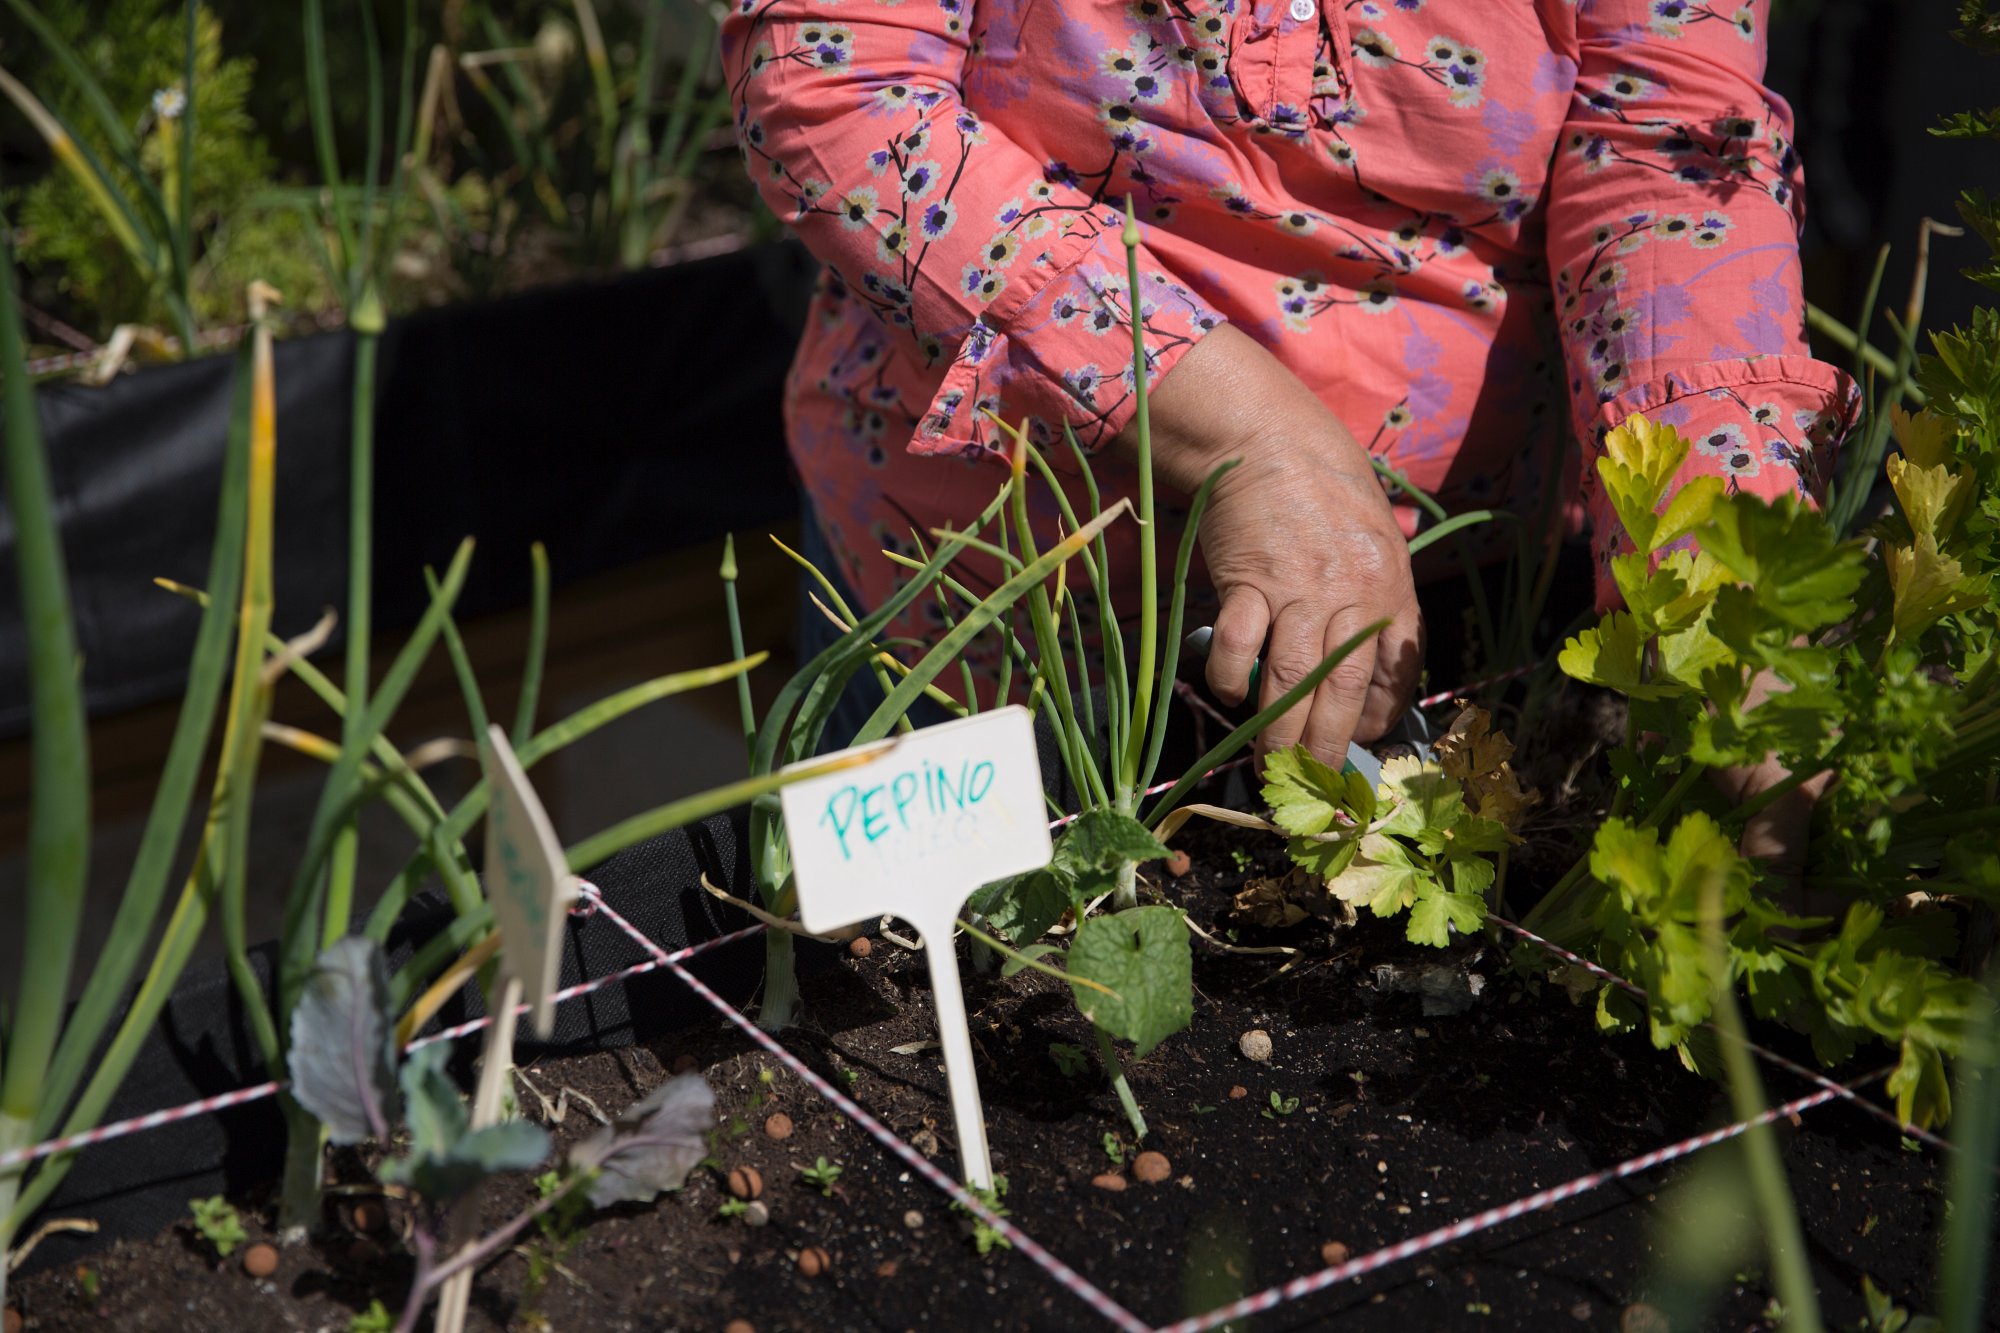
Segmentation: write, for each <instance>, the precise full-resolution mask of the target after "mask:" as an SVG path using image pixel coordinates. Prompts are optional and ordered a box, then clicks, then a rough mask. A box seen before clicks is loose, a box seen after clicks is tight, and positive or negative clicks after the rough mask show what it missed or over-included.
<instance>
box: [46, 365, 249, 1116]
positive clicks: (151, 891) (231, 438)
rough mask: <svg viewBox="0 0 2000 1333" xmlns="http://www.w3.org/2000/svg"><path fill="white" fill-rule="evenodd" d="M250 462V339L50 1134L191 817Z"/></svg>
mask: <svg viewBox="0 0 2000 1333" xmlns="http://www.w3.org/2000/svg"><path fill="white" fill-rule="evenodd" d="M249 470H250V345H249V343H248V342H245V343H244V345H243V348H242V351H241V354H240V355H239V356H238V358H237V365H236V378H235V388H234V400H233V404H232V406H231V409H230V414H229V435H228V443H227V445H226V446H225V448H224V451H223V460H222V489H221V493H220V496H219V498H218V499H217V502H216V513H215V541H214V543H213V545H212V547H211V549H210V552H209V565H208V578H209V585H210V586H211V587H212V588H214V589H215V593H216V596H215V598H214V599H212V600H205V601H204V605H203V610H202V616H201V625H200V627H199V628H198V629H197V630H196V632H195V645H194V652H193V654H192V656H191V657H190V658H189V661H188V685H187V691H186V693H185V694H184V695H183V696H182V698H181V711H180V716H179V718H178V719H177V720H176V721H175V723H174V734H173V739H172V741H170V742H169V743H168V746H167V757H166V761H165V763H164V764H162V766H161V769H160V785H159V788H158V790H157V791H156V792H155V793H154V796H153V805H152V809H151V810H150V811H149V812H148V813H147V816H146V825H145V828H144V830H143V831H142V832H141V833H140V835H139V849H138V851H137V852H136V853H135V854H134V856H133V859H132V870H131V873H130V875H129V876H128V877H127V878H126V881H125V891H124V893H123V894H122V895H121V896H120V897H119V900H118V911H117V913H116V915H115V916H114V917H113V918H112V923H111V933H110V935H109V936H108V937H107V938H106V940H105V943H104V948H103V949H102V950H101V951H100V952H99V953H98V956H97V964H96V967H95V968H94V969H93V970H92V972H91V974H90V984H89V985H88V986H86V987H85V988H84V990H83V993H82V995H81V996H79V997H78V1000H77V1005H76V1009H75V1011H74V1012H73V1013H72V1014H71V1015H70V1020H69V1023H68V1025H67V1026H66V1027H65V1028H64V1030H63V1035H62V1043H61V1045H59V1046H58V1047H57V1048H56V1056H55V1062H54V1063H53V1064H52V1065H51V1066H50V1068H49V1082H48V1087H47V1088H46V1089H45V1091H44V1095H43V1107H42V1112H41V1114H40V1115H39V1116H38V1117H37V1118H36V1122H35V1132H36V1136H37V1137H46V1136H47V1135H48V1134H49V1133H50V1132H52V1131H53V1129H54V1127H55V1123H56V1121H57V1119H58V1118H59V1117H60V1116H61V1114H62V1111H63V1108H64V1107H65V1106H67V1105H68V1103H69V1099H70V1096H71V1094H72V1093H73V1092H75V1090H76V1086H77V1083H78V1082H79V1081H80V1080H81V1079H82V1077H83V1074H84V1071H85V1069H86V1068H88V1066H89V1062H90V1061H91V1059H92V1058H93V1057H94V1056H95V1054H96V1051H97V1043H98V1041H99V1039H100V1038H101V1037H102V1036H103V1035H104V1029H105V1027H106V1026H107V1025H108V1024H109V1022H110V1021H111V1015H112V1013H113V1012H114V1011H115V1010H116V1009H117V1007H118V1006H119V1005H120V1004H121V1003H122V1002H123V1001H124V998H125V989H126V987H127V986H129V985H130V984H131V982H132V974H133V973H134V972H135V971H136V970H137V969H138V965H139V957H140V953H141V951H142V950H143V949H144V948H145V945H146V940H147V938H148V937H149V936H150V935H151V934H152V930H153V922H154V919H155V918H156V917H157V916H158V915H159V910H160V902H161V899H162V898H163V897H165V895H166V888H167V877H168V874H169V872H170V871H171V870H172V869H173V862H174V858H175V855H176V853H177V852H178V851H179V850H180V842H181V831H182V829H183V828H185V827H186V824H187V813H188V807H189V806H190V805H191V804H193V800H194V792H195V784H196V782H197V781H198V779H199V778H200V770H201V763H202V757H203V755H204V754H205V753H206V752H207V749H208V742H209V737H210V736H211V734H212V733H213V731H214V728H215V715H216V708H217V705H218V704H219V703H220V701H221V698H222V685H223V681H224V679H225V669H226V667H227V665H228V653H229V644H230V636H231V631H232V628H233V626H232V618H233V609H234V606H235V603H236V597H237V589H238V587H239V586H240V585H241V580H242V576H243V542H244V527H245V520H246V511H245V503H246V500H245V497H246V496H247V494H248V488H249Z"/></svg>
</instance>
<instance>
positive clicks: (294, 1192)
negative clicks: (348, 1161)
mask: <svg viewBox="0 0 2000 1333" xmlns="http://www.w3.org/2000/svg"><path fill="white" fill-rule="evenodd" d="M278 1104H279V1106H280V1107H281V1108H282V1109H283V1111H284V1115H285V1174H284V1184H283V1186H282V1189H281V1192H280V1194H279V1204H278V1226H279V1228H280V1230H281V1231H282V1232H283V1233H284V1237H283V1238H284V1240H285V1242H286V1243H287V1244H291V1243H293V1242H295V1241H299V1240H303V1239H305V1237H306V1234H307V1233H308V1232H309V1231H311V1230H312V1229H313V1227H314V1226H315V1225H316V1224H317V1223H318V1221H319V1212H320V1180H321V1175H322V1173H323V1171H324V1169H325V1163H326V1126H325V1125H322V1124H321V1123H320V1122H319V1117H318V1116H315V1115H314V1114H313V1113H312V1112H310V1111H308V1110H306V1109H305V1108H304V1107H303V1106H300V1105H299V1104H298V1103H297V1102H295V1101H293V1100H292V1097H291V1094H290V1093H286V1094H284V1095H282V1096H280V1097H279V1098H278Z"/></svg>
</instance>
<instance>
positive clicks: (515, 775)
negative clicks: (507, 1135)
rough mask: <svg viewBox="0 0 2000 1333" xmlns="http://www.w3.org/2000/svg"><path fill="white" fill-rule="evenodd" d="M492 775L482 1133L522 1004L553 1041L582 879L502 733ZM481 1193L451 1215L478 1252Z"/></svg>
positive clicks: (495, 1110) (497, 1098)
mask: <svg viewBox="0 0 2000 1333" xmlns="http://www.w3.org/2000/svg"><path fill="white" fill-rule="evenodd" d="M479 758H480V766H481V767H482V768H484V769H485V771H486V788H487V791H488V792H490V793H491V805H490V807H489V809H488V812H487V815H486V894H487V897H488V898H489V899H491V900H492V903H493V920H494V923H495V925H496V926H497V927H498V928H499V931H500V956H499V959H498V968H499V970H498V973H497V975H496V977H495V980H496V981H497V982H498V984H497V985H496V987H495V989H496V990H497V991H498V992H499V999H498V1000H497V1001H496V1002H495V1005H494V1007H493V1008H492V1009H491V1011H490V1012H491V1014H492V1018H493V1022H492V1023H491V1024H490V1025H488V1027H487V1029H486V1045H485V1049H484V1052H483V1053H482V1055H481V1057H480V1060H481V1063H480V1068H479V1087H478V1090H477V1092H476V1093H475V1094H474V1096H473V1099H472V1124H471V1128H472V1129H475V1130H478V1129H484V1128H486V1127H487V1126H488V1125H492V1124H495V1123H497V1122H498V1121H499V1119H500V1104H501V1099H502V1097H503V1095H504V1094H505V1092H506V1089H507V1073H508V1071H509V1070H511V1069H512V1068H513V1067H514V1031H515V1026H516V1021H517V1017H518V1015H517V1011H518V1010H519V1009H520V1007H521V1003H522V1001H523V999H524V998H525V999H526V1001H527V1002H528V1004H529V1005H530V1006H531V1008H532V1011H533V1012H532V1016H533V1021H534V1027H535V1032H536V1035H538V1036H542V1037H546V1036H548V1035H549V1033H550V1031H551V1030H553V1028H554V1026H555V1000H554V994H555V986H556V975H557V969H558V968H559V967H560V965H561V961H562V959H561V954H560V952H559V951H558V950H559V945H560V942H561V938H562V924H563V914H564V913H565V912H567V911H568V910H569V904H570V901H571V899H573V898H574V897H575V895H576V876H574V875H572V874H570V873H569V863H568V861H567V859H566V858H565V857H564V856H563V849H562V843H560V842H558V841H557V840H556V832H555V826H554V825H553V824H551V823H550V822H549V815H548V811H547V810H545V809H543V808H542V802H541V799H540V798H539V797H537V796H536V795H535V789H534V788H533V787H532V786H530V785H529V784H528V775H527V773H526V772H524V771H523V770H522V768H521V761H520V760H519V759H517V758H516V757H515V755H514V748H513V746H511V745H509V744H508V743H507V733H506V732H504V731H502V730H501V729H500V728H499V727H497V726H494V727H489V728H488V729H487V735H486V743H485V744H484V745H482V746H480V749H479ZM479 1194H480V1191H479V1189H478V1187H476V1186H475V1187H474V1188H472V1189H470V1190H467V1191H466V1193H465V1197H464V1198H462V1199H460V1200H459V1201H458V1203H457V1205H456V1206H454V1207H453V1209H452V1212H451V1219H450V1226H449V1228H448V1230H447V1234H448V1235H449V1236H450V1238H451V1240H452V1241H454V1242H457V1243H459V1244H461V1245H464V1246H467V1247H470V1246H473V1245H477V1244H478V1243H479V1234H478V1232H479ZM471 1299H472V1270H471V1269H470V1268H467V1269H464V1270H462V1271H460V1272H458V1273H455V1274H453V1275H452V1276H451V1277H450V1278H448V1279H446V1281H445V1285H444V1289H443V1290H442V1291H441V1292H439V1293H438V1313H437V1323H436V1325H435V1327H436V1329H437V1333H463V1331H464V1328H465V1316H466V1311H467V1308H468V1306H469V1303H470V1301H471Z"/></svg>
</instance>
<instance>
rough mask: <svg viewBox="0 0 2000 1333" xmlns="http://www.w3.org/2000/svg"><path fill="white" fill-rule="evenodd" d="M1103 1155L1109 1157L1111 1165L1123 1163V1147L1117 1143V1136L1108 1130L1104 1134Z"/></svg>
mask: <svg viewBox="0 0 2000 1333" xmlns="http://www.w3.org/2000/svg"><path fill="white" fill-rule="evenodd" d="M1104 1155H1105V1156H1106V1157H1109V1158H1110V1159H1111V1165H1113V1166H1123V1165H1125V1149H1124V1148H1123V1147H1122V1146H1121V1145H1120V1144H1119V1142H1118V1136H1117V1135H1116V1134H1113V1133H1111V1132H1109V1131H1106V1132H1105V1135H1104Z"/></svg>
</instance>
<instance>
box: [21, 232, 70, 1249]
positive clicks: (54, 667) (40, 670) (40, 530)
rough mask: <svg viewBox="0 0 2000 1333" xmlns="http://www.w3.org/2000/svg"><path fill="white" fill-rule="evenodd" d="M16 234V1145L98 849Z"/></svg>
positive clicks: (64, 995)
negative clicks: (19, 731)
mask: <svg viewBox="0 0 2000 1333" xmlns="http://www.w3.org/2000/svg"><path fill="white" fill-rule="evenodd" d="M9 236H10V233H9V232H8V227H7V223H6V220H5V219H4V218H0V268H4V270H5V272H4V273H0V420H4V421H5V423H6V439H5V441H4V446H0V447H4V454H0V466H4V469H5V476H6V478H7V498H8V505H9V508H10V509H11V510H12V513H13V520H14V541H15V553H16V554H15V564H16V567H17V577H18V578H19V580H20V588H21V619H22V623H23V627H24V629H25V631H26V634H27V640H28V698H29V702H30V704H31V705H32V709H33V716H34V750H33V756H32V759H31V768H30V776H31V781H32V786H31V793H32V794H31V796H30V815H29V823H28V852H27V876H26V878H27V892H26V902H25V905H24V907H23V909H22V921H21V926H20V935H19V939H20V946H21V961H22V967H21V990H20V999H19V1001H18V1002H17V1003H16V1004H15V1007H14V1013H13V1024H12V1027H11V1029H10V1030H9V1032H8V1034H7V1035H8V1042H7V1046H6V1049H5V1052H4V1054H5V1060H6V1065H5V1072H4V1076H0V1146H4V1147H6V1148H13V1147H17V1146H19V1142H20V1141H24V1136H25V1134H26V1131H27V1129H28V1127H29V1126H31V1125H32V1124H33V1123H34V1121H35V1118H36V1115H37V1113H38V1112H39V1111H40V1110H41V1102H42V1091H43V1087H44V1080H45V1078H46V1076H47V1074H48V1067H49V1060H50V1058H51V1056H53V1055H54V1053H55V1047H56V1037H57V1034H58V1033H59V1032H60V1031H61V1028H62V1017H63V1009H64V1006H65V1005H66V1004H67V1002H68V1000H69V979H70V965H71V963H72V961H73V960H74V957H75V954H76V940H77V935H78V932H79V930H80V929H81V926H82V923H83V889H84V875H85V871H86V868H87V866H88V864H89V856H90V745H89V739H88V736H87V734H86V730H85V725H84V712H83V689H82V683H81V682H80V681H79V679H78V670H77V651H76V634H75V630H74V627H73V625H72V623H71V620H70V609H69V585H68V577H67V575H66V574H65V572H64V566H63V553H62V536H61V533H60V531H59V530H58V528H57V525H56V506H55V495H54V491H53V488H52V487H51V485H50V483H49V470H48V459H47V457H46V456H45V454H44V453H43V449H42V424H41V416H40V412H39V410H38V409H37V407H36V404H35V393H34V390H33V388H32V387H31V386H30V385H29V383H28V366H27V347H26V340H25V338H24V337H23V335H22V332H21V308H20V297H19V293H18V292H17V291H16V290H15V287H14V250H13V246H12V244H11V241H10V239H9ZM18 1180H19V1177H18V1176H16V1177H13V1178H12V1182H13V1183H9V1184H0V1191H5V1193H0V1205H4V1204H7V1203H10V1202H11V1200H9V1199H7V1198H6V1194H11V1193H12V1190H13V1188H14V1184H15V1183H18ZM0 1239H4V1236H0Z"/></svg>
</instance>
